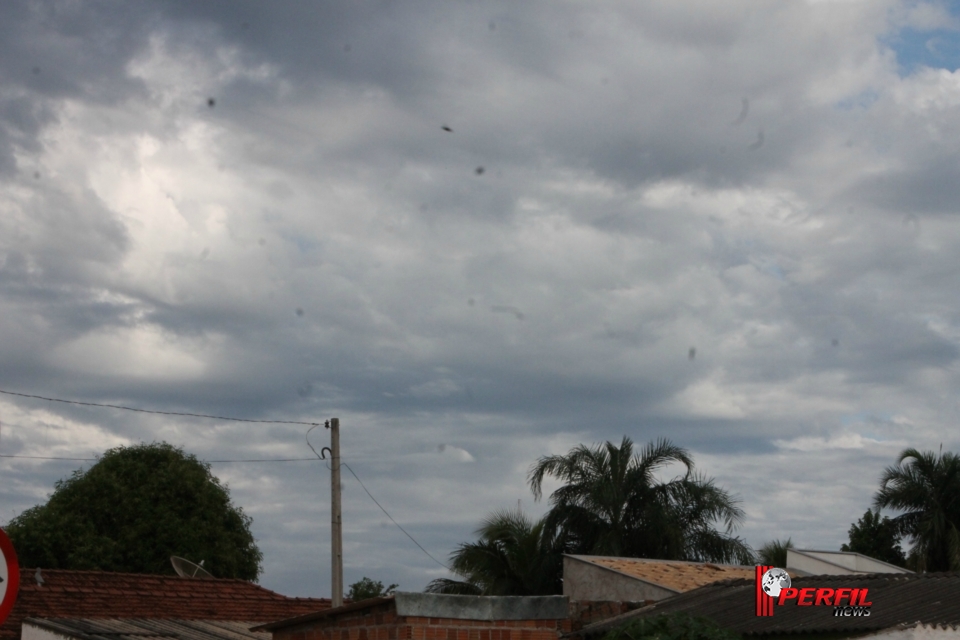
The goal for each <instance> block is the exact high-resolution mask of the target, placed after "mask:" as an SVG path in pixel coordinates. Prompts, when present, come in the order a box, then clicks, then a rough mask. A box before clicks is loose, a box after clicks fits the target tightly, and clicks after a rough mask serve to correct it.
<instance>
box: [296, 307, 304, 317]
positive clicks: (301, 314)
mask: <svg viewBox="0 0 960 640" xmlns="http://www.w3.org/2000/svg"><path fill="white" fill-rule="evenodd" d="M294 313H296V314H297V317H301V318H302V317H303V309H301V308H300V307H297V310H296V311H295V312H294Z"/></svg>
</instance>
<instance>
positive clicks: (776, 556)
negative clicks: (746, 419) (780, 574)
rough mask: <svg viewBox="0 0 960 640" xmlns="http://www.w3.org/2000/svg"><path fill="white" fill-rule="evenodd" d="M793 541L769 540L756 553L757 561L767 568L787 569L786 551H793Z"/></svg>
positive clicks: (788, 539)
mask: <svg viewBox="0 0 960 640" xmlns="http://www.w3.org/2000/svg"><path fill="white" fill-rule="evenodd" d="M793 548H794V547H793V541H792V540H791V539H790V538H787V540H786V542H781V541H780V540H771V541H770V542H768V543H767V544H765V545H763V546H762V547H760V551H758V552H757V561H758V562H759V563H760V564H762V565H764V566H767V567H770V566H773V567H780V568H781V569H785V568H786V567H787V549H793Z"/></svg>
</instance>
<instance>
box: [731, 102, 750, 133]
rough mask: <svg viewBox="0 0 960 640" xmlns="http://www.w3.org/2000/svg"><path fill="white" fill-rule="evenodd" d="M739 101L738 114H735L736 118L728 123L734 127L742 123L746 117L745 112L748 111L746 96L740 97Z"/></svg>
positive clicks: (748, 103) (747, 112) (748, 105)
mask: <svg viewBox="0 0 960 640" xmlns="http://www.w3.org/2000/svg"><path fill="white" fill-rule="evenodd" d="M740 103H741V106H740V115H738V116H737V119H736V120H734V121H733V122H731V123H730V124H732V125H733V126H735V127H736V126H739V125H740V124H742V123H743V121H744V120H746V119H747V114H749V113H750V101H749V100H747V99H746V98H740Z"/></svg>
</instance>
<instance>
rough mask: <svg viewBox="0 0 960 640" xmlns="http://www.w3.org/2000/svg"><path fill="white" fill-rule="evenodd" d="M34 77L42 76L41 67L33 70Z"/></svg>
mask: <svg viewBox="0 0 960 640" xmlns="http://www.w3.org/2000/svg"><path fill="white" fill-rule="evenodd" d="M33 75H35V76H38V75H40V67H34V68H33Z"/></svg>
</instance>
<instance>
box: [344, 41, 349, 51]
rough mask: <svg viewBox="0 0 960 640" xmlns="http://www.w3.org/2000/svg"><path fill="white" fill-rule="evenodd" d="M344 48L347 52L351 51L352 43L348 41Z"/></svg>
mask: <svg viewBox="0 0 960 640" xmlns="http://www.w3.org/2000/svg"><path fill="white" fill-rule="evenodd" d="M343 50H344V51H345V52H346V53H350V43H349V42H348V43H347V44H345V45H343Z"/></svg>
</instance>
